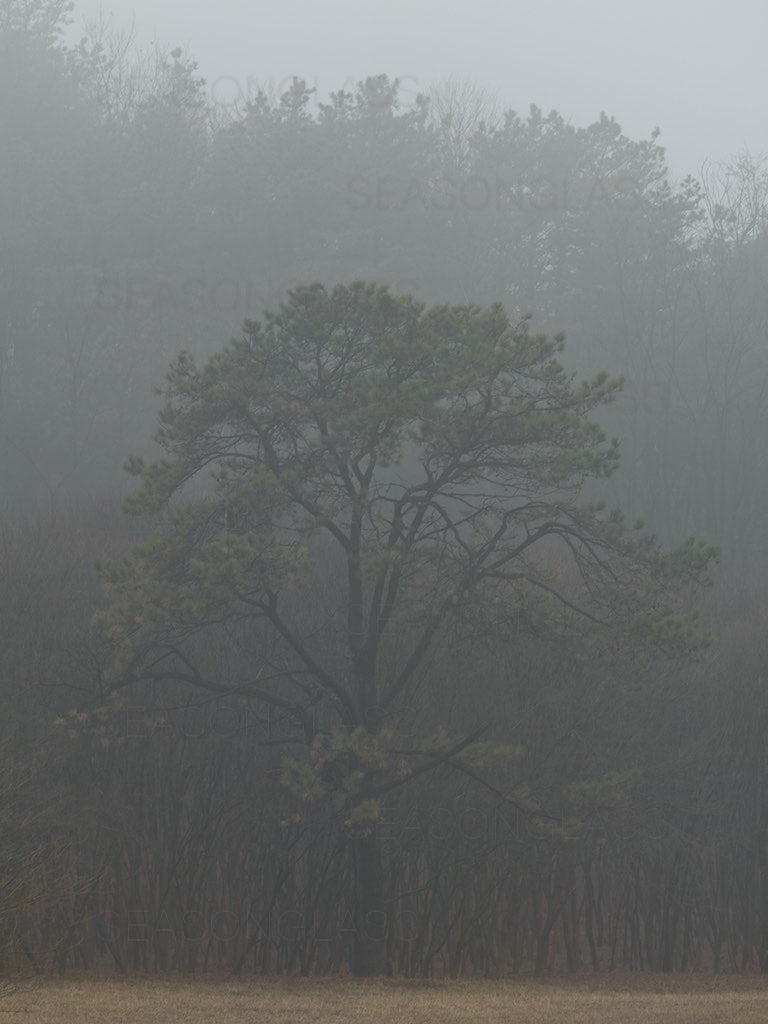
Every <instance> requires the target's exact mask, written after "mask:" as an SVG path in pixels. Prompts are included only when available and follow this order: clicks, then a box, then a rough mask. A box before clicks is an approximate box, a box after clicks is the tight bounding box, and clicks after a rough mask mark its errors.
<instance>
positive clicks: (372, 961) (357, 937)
mask: <svg viewBox="0 0 768 1024" xmlns="http://www.w3.org/2000/svg"><path fill="white" fill-rule="evenodd" d="M352 848H353V852H354V860H355V914H354V917H355V933H354V937H353V942H352V957H351V963H350V969H351V971H352V974H353V975H354V976H355V977H356V978H366V977H371V976H373V975H378V974H385V973H386V947H387V929H388V925H389V922H388V919H387V913H386V910H385V909H384V901H383V899H382V894H381V889H382V878H381V858H380V856H379V844H378V837H377V835H376V833H375V831H373V830H371V831H370V833H368V834H367V835H361V836H355V837H354V838H353V839H352Z"/></svg>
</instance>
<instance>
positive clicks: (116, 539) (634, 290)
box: [0, 0, 768, 976]
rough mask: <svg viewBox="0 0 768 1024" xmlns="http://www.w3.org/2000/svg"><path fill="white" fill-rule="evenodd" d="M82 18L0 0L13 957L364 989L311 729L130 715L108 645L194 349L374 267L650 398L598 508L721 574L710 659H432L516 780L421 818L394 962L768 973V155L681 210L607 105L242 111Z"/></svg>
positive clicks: (457, 793) (423, 691) (395, 923)
mask: <svg viewBox="0 0 768 1024" xmlns="http://www.w3.org/2000/svg"><path fill="white" fill-rule="evenodd" d="M66 13H67V8H66V5H63V4H61V3H56V2H51V0H37V2H35V0H32V2H27V3H18V2H16V0H2V2H0V140H2V145H0V194H2V195H3V197H4V199H5V201H4V202H3V203H2V204H0V238H2V245H1V246H0V479H1V480H2V490H1V491H0V631H1V632H0V638H1V640H2V642H1V643H0V713H1V714H2V722H3V727H2V733H1V734H0V965H1V966H2V967H3V969H6V970H10V969H17V968H19V967H26V966H32V967H34V968H35V969H39V970H44V969H50V968H55V969H59V970H62V971H63V970H65V969H67V968H81V967H93V966H101V965H111V966H117V967H118V968H119V969H120V970H126V971H128V970H170V969H174V970H190V971H191V970H206V969H207V970H214V969H226V970H234V971H236V972H246V971H247V972H257V973H261V972H265V973H266V972H275V971H277V972H297V973H298V972H301V973H311V972H319V973H325V972H334V971H339V970H342V969H343V968H344V965H345V963H346V958H347V952H348V948H347V947H348V944H349V939H350V923H349V893H350V884H351V883H350V872H351V868H350V865H349V863H348V859H347V858H346V857H345V855H344V850H343V848H342V846H343V843H342V839H343V837H340V833H339V830H338V828H337V827H336V822H335V818H334V809H333V807H332V806H331V805H330V804H329V805H328V806H326V804H324V803H323V801H317V802H315V803H313V804H312V805H311V806H309V807H306V806H299V803H298V802H297V798H296V794H295V793H294V792H293V791H292V790H291V788H290V787H287V786H286V785H285V784H284V777H283V773H282V768H281V765H282V763H283V761H284V758H285V757H286V755H289V756H297V754H296V751H297V750H300V749H301V745H300V743H299V742H298V741H299V739H300V738H299V737H297V736H296V735H295V729H294V725H293V723H292V722H290V721H289V720H288V719H286V718H282V717H281V716H280V715H279V714H276V713H275V712H274V709H272V710H268V709H264V708H261V709H259V708H254V706H252V705H250V704H249V705H246V704H244V703H242V702H241V701H238V700H235V699H231V698H228V697H221V698H216V699H211V698H210V696H208V697H205V695H203V696H201V695H200V694H199V693H194V692H191V691H190V690H188V689H185V688H184V687H183V686H182V685H181V684H179V685H178V687H177V688H176V689H173V690H171V689H169V688H167V687H166V688H160V687H153V686H152V685H150V684H146V685H143V686H141V687H139V688H137V689H136V690H134V691H130V692H122V693H121V695H120V698H119V700H118V699H111V700H110V699H108V697H107V695H106V693H105V689H104V687H105V683H104V679H105V672H106V666H107V661H108V657H109V654H108V651H107V650H106V649H105V645H104V644H103V642H102V641H101V640H100V638H99V636H98V635H97V634H95V633H94V631H93V629H92V626H91V622H92V619H93V616H94V613H96V612H97V611H99V610H100V609H101V608H103V607H104V605H105V603H106V601H107V596H106V595H105V593H104V589H103V586H102V584H101V582H100V580H99V579H98V578H97V576H96V574H95V573H94V571H93V563H94V561H95V560H96V559H97V558H104V557H107V558H119V557H121V556H123V555H124V554H126V553H127V552H128V551H129V550H130V548H131V547H132V546H133V545H134V544H135V543H136V542H137V541H139V540H142V539H144V538H145V537H146V535H147V532H148V527H147V525H146V523H144V522H137V521H135V520H131V519H128V518H126V517H125V516H124V514H123V513H122V511H121V503H122V500H123V499H124V498H125V496H126V495H127V493H128V492H129V489H130V481H129V480H128V479H127V476H126V474H125V472H124V471H123V468H122V467H123V465H124V463H125V461H126V459H127V457H128V456H130V455H131V454H140V453H143V454H145V455H152V452H153V449H152V437H153V435H154V433H155V430H156V422H157V412H158V409H159V405H160V400H159V394H160V392H161V391H162V388H163V385H164V378H165V374H166V370H167V367H168V365H169V363H170V362H171V361H172V360H173V359H174V358H175V357H176V355H177V354H178V352H179V350H180V349H182V348H184V349H187V350H189V351H190V352H191V353H192V354H193V355H194V356H196V357H198V358H200V359H201V360H202V359H204V358H206V357H208V356H209V355H211V354H212V353H214V352H216V351H218V350H219V349H220V348H221V347H222V346H223V344H224V343H225V342H226V340H227V339H228V338H229V337H231V336H232V335H235V334H237V333H238V331H239V330H240V327H241V324H242V322H243V320H244V319H246V318H259V317H261V316H263V314H264V313H265V312H266V311H270V310H272V311H275V310H277V309H278V307H279V306H280V304H281V302H283V301H285V300H286V298H287V296H288V292H289V290H290V289H293V288H295V287H297V286H298V285H301V284H304V283H309V282H322V283H323V284H325V285H328V286H333V285H335V284H336V283H337V282H348V281H352V280H357V279H365V280H368V281H376V282H380V283H383V284H388V285H389V286H390V287H391V288H392V290H393V291H394V292H396V293H410V294H413V295H414V296H415V297H416V298H417V299H418V300H420V301H422V302H424V303H428V304H432V303H439V302H446V303H470V302H471V303H477V304H480V305H482V306H488V305H491V304H492V303H494V302H497V301H500V302H502V303H503V304H504V306H505V307H506V309H507V310H508V312H509V315H510V317H511V318H512V320H516V319H519V318H521V317H522V316H524V315H525V314H528V313H531V314H533V321H532V322H533V325H534V327H535V329H536V330H537V331H543V332H547V333H555V332H557V331H560V330H563V331H565V333H566V337H567V344H566V348H565V352H564V357H563V358H564V360H565V363H566V365H567V366H568V367H569V368H570V369H572V370H573V372H574V373H576V374H577V376H578V377H579V379H580V378H582V377H584V376H590V375H594V374H595V373H597V372H598V371H600V370H603V369H604V370H606V371H608V372H609V373H610V374H616V375H619V374H620V375H623V377H624V381H625V383H624V389H623V392H622V393H621V395H620V396H619V397H618V398H617V399H616V401H615V402H613V403H612V404H611V405H610V406H609V407H608V408H607V409H604V410H601V411H600V412H599V413H598V414H597V416H598V418H599V419H600V422H601V423H602V425H603V426H604V427H605V429H606V431H607V432H608V433H609V434H610V435H612V436H613V435H615V436H616V437H618V438H619V440H620V443H621V453H622V459H621V466H620V468H619V470H618V471H617V472H616V473H615V474H614V475H613V476H612V477H611V478H610V479H609V480H606V481H601V482H600V485H599V492H598V489H597V487H595V485H591V486H592V487H594V488H595V493H594V494H589V495H588V497H590V498H595V499H596V498H598V497H600V498H606V499H607V501H608V503H609V505H618V506H620V507H621V508H622V509H624V510H625V512H626V513H627V515H628V516H629V517H635V518H637V517H642V518H643V519H644V520H645V522H646V524H647V525H648V527H649V528H650V530H651V531H652V532H653V533H654V534H656V535H657V536H658V538H659V539H660V540H661V541H662V542H663V543H664V544H671V543H673V542H677V541H680V540H682V539H683V538H684V537H686V536H688V535H690V534H695V535H697V536H700V537H706V538H711V539H712V540H714V541H717V542H719V543H720V545H721V547H722V556H721V564H720V567H719V569H718V571H717V575H716V580H715V585H714V586H713V588H712V589H711V590H710V591H709V592H708V593H707V594H706V597H705V598H702V596H701V595H696V596H695V597H692V600H695V602H696V603H698V605H699V606H700V607H701V608H702V611H703V614H704V618H705V619H706V621H707V624H708V625H709V627H710V628H711V629H712V631H713V633H714V643H713V644H712V645H711V646H710V647H708V648H706V649H703V650H701V651H699V652H698V653H697V654H696V656H695V657H694V658H692V659H689V660H686V661H666V660H664V659H663V658H661V657H658V658H656V657H652V656H650V655H646V656H644V657H643V658H635V659H627V658H619V657H618V656H616V657H613V656H610V652H609V654H608V655H606V652H605V651H593V650H590V649H589V648H585V647H584V646H582V645H579V644H577V643H576V641H575V640H569V639H567V638H560V639H555V638H548V639H547V641H546V642H542V641H541V640H540V639H537V638H536V637H531V636H530V635H528V634H523V633H520V634H519V635H518V634H516V633H510V634H508V635H503V636H501V635H499V634H498V631H496V632H494V633H493V637H492V640H489V639H488V637H481V638H479V639H477V638H476V639H473V640H471V641H470V640H467V639H466V638H461V637H458V636H457V638H456V643H455V644H454V645H453V646H451V645H445V646H443V647H441V648H440V649H439V651H438V653H437V654H435V655H434V656H433V658H432V659H431V661H430V663H429V665H428V666H427V667H426V668H425V671H424V674H423V679H422V680H421V682H420V687H419V691H418V699H416V700H414V703H413V706H412V707H411V708H410V712H411V716H410V718H411V726H412V728H413V730H414V732H420V733H423V732H425V731H428V730H429V729H432V728H436V727H437V726H438V725H441V724H442V725H445V726H446V728H448V729H449V730H450V729H452V728H460V727H461V726H462V725H463V724H465V723H466V721H467V720H468V717H469V716H470V713H471V711H472V709H473V706H474V704H475V703H476V701H477V699H478V697H477V692H478V691H477V687H478V685H479V684H478V682H477V681H478V680H482V694H483V700H484V701H485V702H487V705H488V706H489V707H491V708H492V709H493V718H494V721H495V723H496V725H497V727H498V728H499V730H500V733H501V734H503V736H504V738H505V740H506V742H507V743H509V744H511V745H513V746H514V747H515V749H516V750H517V751H518V755H517V756H515V757H514V758H513V759H512V760H511V761H508V762H505V763H502V764H499V765H496V766H495V767H491V768H489V769H488V771H487V772H486V773H485V775H484V780H485V784H483V785H480V784H478V783H477V781H476V780H475V779H473V778H470V777H469V776H468V775H466V774H465V775H462V774H460V773H456V772H452V771H450V770H449V769H448V768H447V767H446V768H445V769H442V768H439V769H437V770H435V771H433V772H431V773H429V774H425V775H423V776H422V777H421V778H419V779H418V780H416V781H414V782H413V783H412V784H411V785H409V786H408V787H407V788H404V789H402V790H398V791H397V792H396V793H395V794H394V795H393V799H392V803H391V805H389V806H388V807H387V809H386V818H385V820H381V821H379V822H378V823H377V826H376V829H377V838H378V840H379V842H380V850H381V857H382V862H383V865H384V870H385V872H386V875H387V879H388V883H387V884H388V891H390V892H392V893H395V894H396V898H394V899H393V900H392V902H391V905H390V906H389V908H388V912H387V920H386V926H385V927H384V929H383V932H382V941H383V942H384V943H385V946H386V959H387V964H388V969H389V970H391V971H392V972H395V973H404V974H408V975H414V976H432V975H439V974H446V973H448V974H451V975H458V974H461V973H466V974H477V975H487V976H491V975H497V974H504V973H507V972H509V971H531V970H533V971H536V972H544V971H547V970H551V969H569V970H576V969H579V968H590V969H594V970H599V969H610V968H618V967H629V968H633V969H654V970H688V969H693V968H706V969H714V970H729V971H746V970H754V969H760V970H763V971H765V970H768V763H767V759H766V755H767V753H768V750H767V749H766V739H765V736H766V726H767V725H768V693H766V688H765V664H766V655H767V654H768V651H767V650H766V647H767V646H768V640H767V639H766V630H765V619H766V611H767V609H768V603H767V602H766V597H767V596H768V595H766V589H765V582H764V578H765V567H766V564H768V535H767V534H766V531H765V528H764V524H765V508H766V501H767V500H768V460H767V459H766V458H765V443H766V427H765V424H766V415H767V414H768V290H767V289H766V281H768V166H766V165H765V164H764V163H762V162H761V161H760V160H759V159H756V158H753V157H750V156H749V155H747V154H736V155H734V159H733V161H732V163H731V164H729V165H728V166H718V167H705V168H703V169H702V173H701V176H700V178H699V179H698V180H694V179H692V178H688V179H686V180H685V181H683V182H675V181H673V180H672V179H671V176H670V174H669V172H668V168H667V165H666V162H665V154H664V150H663V148H662V147H661V146H660V145H659V144H658V141H657V139H656V138H655V137H651V138H650V139H645V140H633V139H629V138H627V137H625V136H624V135H623V134H622V131H621V128H620V126H619V125H618V124H617V123H616V122H615V121H614V120H613V119H611V118H610V117H609V116H607V115H604V116H603V117H602V118H601V119H600V120H599V121H598V122H596V123H594V124H590V125H587V126H584V127H577V126H573V125H571V124H567V123H565V122H564V120H563V119H562V118H560V117H559V116H558V114H557V113H556V112H550V113H544V112H543V111H541V110H538V109H536V108H532V109H531V110H530V111H529V112H528V113H527V114H519V113H515V112H512V111H501V110H497V109H494V106H493V104H492V103H491V102H490V101H489V100H488V99H487V98H486V97H485V96H484V94H483V92H482V91H481V90H480V89H479V88H477V87H475V86H471V85H463V84H460V83H456V82H452V83H447V84H446V85H445V86H444V87H442V88H440V89H437V90H435V91H434V93H433V94H432V95H429V96H418V97H414V96H412V95H408V96H404V95H402V94H401V90H400V87H399V84H398V82H397V81H396V80H390V79H388V78H387V77H386V76H384V75H375V76H373V77H371V78H369V79H368V80H366V81H365V82H361V83H360V84H359V86H358V88H357V90H356V91H355V92H354V93H348V92H343V91H342V92H339V93H336V94H334V95H331V96H328V97H320V96H317V95H315V94H313V93H312V92H311V90H308V89H307V87H306V86H305V84H304V82H302V81H301V80H300V79H295V80H294V82H293V85H292V87H291V88H290V89H289V90H288V91H287V92H286V93H285V94H283V95H281V96H269V95H259V96H256V97H253V99H252V101H251V102H249V103H247V104H246V103H243V104H242V105H241V106H238V107H227V108H223V107H221V106H218V105H214V104H212V103H211V102H210V98H209V96H208V93H207V91H206V86H205V83H204V82H203V81H202V80H201V79H200V78H199V77H198V75H197V73H196V67H195V64H194V62H193V61H191V60H190V59H189V58H188V57H187V56H186V55H185V54H183V53H182V52H181V51H179V50H174V51H172V52H167V53H166V52H162V51H160V50H158V51H156V52H154V53H153V54H151V55H149V56H148V55H147V54H146V53H144V54H139V53H136V52H134V51H133V50H132V49H131V47H130V45H129V43H128V41H127V40H126V39H125V38H121V37H120V36H119V35H114V34H110V33H108V32H102V34H101V36H99V34H98V33H95V34H94V35H92V37H91V38H89V39H86V40H84V41H83V42H82V43H81V44H80V45H79V46H78V47H76V48H71V47H67V46H65V45H64V44H63V43H62V42H61V35H60V28H61V26H62V24H63V23H64V19H65V18H66ZM334 585H335V583H334V580H333V573H332V567H331V568H329V574H328V579H327V580H326V581H325V584H324V586H325V588H326V589H325V590H320V591H318V592H312V591H311V590H309V589H308V590H307V593H306V617H307V622H309V623H312V622H315V618H313V617H316V618H317V617H318V616H319V614H320V613H319V611H318V609H319V608H321V607H322V606H323V604H324V602H327V600H328V592H329V591H330V592H332V590H333V586H334ZM318 623H319V625H318V628H322V622H321V621H320V619H319V618H318ZM222 657H228V658H236V654H233V653H232V652H231V651H226V652H224V651H222ZM317 714H318V716H320V717H322V714H323V709H322V707H320V708H318V711H317ZM510 791H514V793H515V794H516V802H515V803H514V804H512V803H510V801H509V800H508V799H505V798H504V794H505V793H508V792H510Z"/></svg>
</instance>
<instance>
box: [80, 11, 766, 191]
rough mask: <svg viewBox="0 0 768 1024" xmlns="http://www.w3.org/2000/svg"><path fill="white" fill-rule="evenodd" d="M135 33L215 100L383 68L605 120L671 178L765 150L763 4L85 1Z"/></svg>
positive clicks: (524, 105) (337, 82) (330, 84)
mask: <svg viewBox="0 0 768 1024" xmlns="http://www.w3.org/2000/svg"><path fill="white" fill-rule="evenodd" d="M99 9H101V10H102V11H103V13H104V14H105V15H106V16H107V17H109V18H111V20H112V22H113V24H114V25H115V27H118V26H121V25H125V24H126V23H128V22H130V21H131V19H133V21H134V26H135V38H136V41H137V43H138V44H140V45H145V44H147V43H149V42H150V41H151V40H152V39H155V38H156V39H158V40H159V41H160V42H161V43H163V44H167V46H168V47H169V48H171V47H173V46H176V45H180V46H182V47H184V48H185V49H187V51H188V52H189V54H190V56H192V57H194V58H195V59H196V60H197V61H198V62H199V64H200V70H201V73H202V74H203V75H204V76H205V78H206V79H207V80H208V88H209V89H210V90H211V92H212V93H213V94H214V95H216V96H217V97H218V98H220V99H227V98H230V97H232V96H233V95H235V94H236V93H237V92H238V90H242V91H243V92H245V91H247V90H248V88H249V87H250V89H251V91H253V90H254V89H255V88H256V87H257V86H258V85H260V84H262V85H263V84H266V83H269V82H271V83H272V84H273V85H274V86H276V87H279V86H280V84H281V83H284V82H286V81H287V80H289V79H290V76H291V75H300V76H301V77H303V78H305V79H307V81H308V82H309V83H310V84H311V85H315V86H317V88H318V90H319V93H320V94H322V96H323V97H325V96H327V94H328V93H329V92H331V91H335V90H337V89H338V88H340V87H341V86H342V85H345V84H346V85H347V86H349V85H350V84H351V83H353V82H355V81H358V80H359V79H361V78H364V77H367V76H368V75H373V74H378V73H381V72H386V73H387V74H389V75H390V76H398V77H400V78H402V79H403V80H404V84H405V87H406V90H407V91H409V92H417V91H419V90H420V89H421V90H424V89H426V88H427V87H429V86H430V85H432V84H434V83H435V82H438V81H441V80H443V79H445V78H447V77H448V76H450V75H455V76H458V77H459V78H464V79H470V80H473V81H476V82H478V83H479V84H481V85H483V86H484V87H486V88H487V89H488V90H489V91H490V92H492V93H494V94H496V95H497V97H498V99H499V101H500V102H501V104H502V106H503V107H505V108H508V107H513V108H514V109H516V110H518V111H520V112H521V113H522V112H526V111H527V109H528V106H529V104H530V103H536V104H538V105H539V106H540V107H543V108H544V109H545V110H546V111H548V110H550V109H552V108H554V109H556V110H558V111H559V112H560V113H561V114H562V115H563V116H564V117H565V118H567V119H568V120H570V121H571V122H572V123H574V124H577V125H582V124H587V123H589V122H591V121H593V120H595V119H596V118H597V117H598V116H599V114H600V111H601V110H606V111H607V112H608V113H609V114H612V115H614V116H615V117H616V119H617V120H618V121H619V123H620V124H621V125H622V127H623V128H624V130H625V132H626V133H627V134H629V135H630V136H632V137H634V138H641V137H647V136H648V134H649V133H650V132H651V130H652V129H653V128H654V126H655V125H659V126H660V127H661V130H662V135H661V140H660V141H661V142H662V143H663V144H664V145H665V146H666V147H667V150H668V156H669V160H670V164H671V166H672V168H673V171H674V172H675V174H676V175H682V174H684V173H687V172H689V171H690V172H694V173H696V172H697V171H698V170H699V168H700V165H701V162H702V161H703V160H704V159H705V158H707V157H710V158H712V159H714V160H722V159H726V158H727V157H729V156H731V155H734V154H735V153H737V152H738V151H740V150H742V149H744V148H748V149H749V150H750V151H751V152H752V153H753V155H759V154H763V153H765V154H768V116H766V115H767V114H768V71H766V68H767V67H768V61H767V60H766V40H768V3H766V2H765V0H730V2H728V3H724V2H722V0H718V2H714V0H695V2H694V0H635V2H634V3H627V2H626V0H578V2H576V0H523V2H521V0H518V2H515V0H471V2H467V3H454V4H451V3H450V2H446V0H388V2H387V3H386V4H384V3H371V2H367V0H326V2H325V3H322V2H320V0H257V2H255V3H248V2H246V0H217V2H216V3H207V4H206V3H196V4H193V5H190V4H189V3H188V2H187V0H160V2H158V0H112V2H111V3H107V4H105V3H99V2H97V0H83V2H82V3H79V4H78V5H77V7H76V10H75V16H76V20H77V24H78V27H81V26H82V24H83V22H84V21H85V20H86V18H87V17H89V16H92V15H93V14H94V13H95V12H96V11H98V10H99Z"/></svg>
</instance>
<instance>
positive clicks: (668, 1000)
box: [0, 974, 768, 1024]
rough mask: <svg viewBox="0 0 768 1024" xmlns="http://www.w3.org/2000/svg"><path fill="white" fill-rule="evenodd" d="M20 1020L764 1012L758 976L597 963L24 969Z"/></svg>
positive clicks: (2, 1011) (471, 1023) (639, 1020)
mask: <svg viewBox="0 0 768 1024" xmlns="http://www.w3.org/2000/svg"><path fill="white" fill-rule="evenodd" d="M4 1021H21V1022H23V1024H64V1022H66V1024H177V1022H178V1024H182V1022H183V1024H246V1022H247V1024H294V1022H296V1024H314V1022H317V1024H331V1022H334V1024H337V1022H343V1024H346V1022H355V1021H360V1022H365V1024H768V979H764V978H761V977H754V976H752V977H744V976H740V977H733V976H731V977H729V976H725V975H703V974H702V975H657V974H602V975H590V976H579V977H575V978H574V977H572V976H571V977H558V978H550V979H546V980H531V979H528V980H522V979H510V980H505V981H460V982H452V981H446V982H407V981H395V980H392V981H352V980H348V979H337V978H329V979H304V978H301V979H296V978H294V979H271V980H261V979H258V980H253V979H249V980H244V981H234V980H232V979H214V978H209V977H196V978H170V979H169V978H157V977H151V978H144V977H140V978H136V977H131V978H106V977H80V976H78V977H66V976H65V977H64V978H63V979H61V978H47V977H46V978H35V979H30V978H24V979H18V980H13V979H8V978H5V979H3V980H2V981H0V1022H4Z"/></svg>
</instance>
